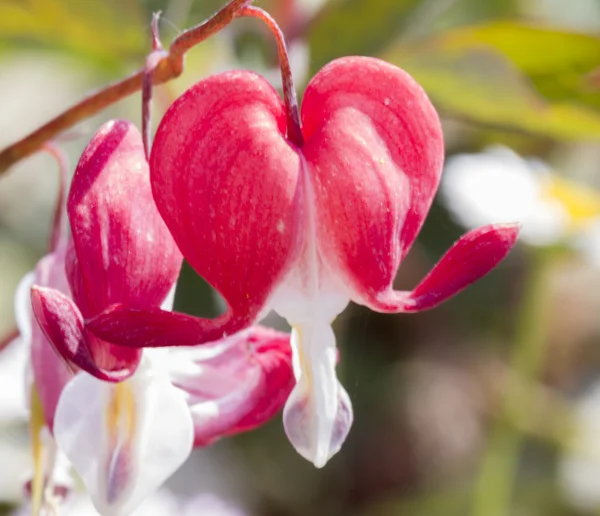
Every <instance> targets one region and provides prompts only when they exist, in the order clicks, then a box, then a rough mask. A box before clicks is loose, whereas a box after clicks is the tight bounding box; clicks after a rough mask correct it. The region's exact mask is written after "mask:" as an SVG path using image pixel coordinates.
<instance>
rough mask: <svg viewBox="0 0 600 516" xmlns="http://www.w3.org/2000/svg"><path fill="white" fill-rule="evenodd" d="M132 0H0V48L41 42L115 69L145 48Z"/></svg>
mask: <svg viewBox="0 0 600 516" xmlns="http://www.w3.org/2000/svg"><path fill="white" fill-rule="evenodd" d="M145 18H146V16H145V14H144V13H143V11H141V10H140V8H139V3H138V2H135V1H133V0H102V1H100V0H97V1H85V2H82V1H80V0H0V48H2V47H9V48H10V45H16V44H18V45H20V46H21V47H23V46H24V45H30V46H38V47H39V46H42V47H44V48H52V49H59V50H62V51H67V52H69V53H71V54H75V55H81V56H82V57H83V58H85V59H86V60H87V61H88V62H90V63H91V64H98V65H101V66H104V67H107V68H111V69H114V70H119V69H121V67H122V66H123V65H124V64H125V62H126V60H127V59H128V58H129V59H131V58H135V59H138V58H139V57H141V56H143V55H144V54H145V53H146V51H147V50H148V48H149V45H150V43H149V35H148V30H147V27H146V26H147V25H148V26H149V20H145Z"/></svg>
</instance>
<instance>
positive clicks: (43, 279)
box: [27, 242, 73, 431]
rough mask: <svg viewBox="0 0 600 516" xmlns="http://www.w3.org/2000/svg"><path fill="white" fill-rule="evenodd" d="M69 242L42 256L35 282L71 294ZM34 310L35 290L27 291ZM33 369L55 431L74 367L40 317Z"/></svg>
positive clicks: (35, 333)
mask: <svg viewBox="0 0 600 516" xmlns="http://www.w3.org/2000/svg"><path fill="white" fill-rule="evenodd" d="M65 251H66V244H65V243H64V242H61V243H59V246H58V249H57V251H56V252H54V253H51V254H48V255H46V256H45V257H44V258H42V259H41V260H40V261H39V263H38V265H37V267H36V270H35V283H36V284H37V285H40V286H45V287H51V288H52V289H56V290H57V291H59V292H62V293H63V294H68V292H69V284H68V282H67V277H66V273H65ZM27 295H28V301H29V306H30V310H31V292H28V293H27ZM31 370H32V373H33V380H34V381H35V384H36V386H37V393H38V395H39V398H40V402H41V404H42V407H43V413H44V417H45V421H46V425H47V426H48V428H49V429H50V431H52V427H53V421H54V411H55V410H56V404H57V403H58V398H59V397H60V393H61V391H62V389H63V388H64V386H65V385H66V384H67V382H68V381H69V380H70V379H71V377H72V375H73V374H72V371H71V369H70V368H69V366H68V365H67V364H66V362H65V360H64V359H63V358H62V357H61V356H60V355H59V354H58V353H57V351H56V350H55V349H54V347H53V346H52V344H51V343H50V342H49V341H48V339H47V338H46V335H45V334H44V332H43V330H42V328H41V327H40V325H39V324H38V323H37V321H36V322H35V323H34V324H33V326H32V336H31Z"/></svg>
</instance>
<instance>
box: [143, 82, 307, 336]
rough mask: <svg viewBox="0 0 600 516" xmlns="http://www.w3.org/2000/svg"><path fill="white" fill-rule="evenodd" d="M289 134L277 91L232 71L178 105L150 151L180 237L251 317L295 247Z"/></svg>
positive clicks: (294, 157)
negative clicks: (287, 136) (287, 135)
mask: <svg viewBox="0 0 600 516" xmlns="http://www.w3.org/2000/svg"><path fill="white" fill-rule="evenodd" d="M285 134H286V116H285V109H284V106H283V102H282V100H281V98H280V96H279V95H278V93H277V92H276V91H275V89H274V88H273V87H272V86H271V85H270V84H269V83H268V82H267V81H266V80H265V79H264V78H262V77H260V76H259V75H256V74H254V73H251V72H248V71H239V70H238V71H230V72H226V73H223V74H219V75H214V76H212V77H209V78H207V79H205V80H203V81H200V82H199V83H197V84H196V85H194V86H193V87H192V88H190V89H189V90H187V91H186V92H185V93H184V94H183V95H182V96H181V97H179V98H178V99H177V100H176V101H175V102H174V103H173V104H172V105H171V107H170V108H169V110H168V111H167V112H166V113H165V115H164V117H163V119H162V121H161V123H160V126H159V128H158V130H157V132H156V137H155V140H154V144H153V146H152V152H151V155H150V173H151V181H152V191H153V192H154V199H155V201H156V205H157V207H158V210H159V211H160V213H161V215H162V216H163V218H164V220H165V222H166V224H167V226H168V227H169V229H170V230H171V233H172V234H173V237H174V238H175V241H176V242H177V244H178V246H179V248H180V249H181V250H182V252H183V253H184V255H185V257H186V259H187V260H188V261H189V263H190V265H191V266H192V267H193V268H194V269H195V270H196V272H198V274H200V275H201V276H202V277H203V278H204V279H206V281H207V282H208V283H209V284H211V285H212V286H213V287H214V288H215V290H217V291H218V292H219V293H220V294H221V295H222V297H223V298H224V299H225V300H226V302H227V304H228V307H229V310H230V311H231V312H233V315H232V316H230V317H231V318H242V319H244V320H248V321H249V323H248V324H247V325H249V324H251V323H253V322H254V321H255V319H256V317H257V316H258V314H259V313H260V311H261V309H262V308H263V306H264V305H265V303H266V302H267V299H268V297H269V295H270V293H271V290H272V289H273V287H274V286H275V284H276V283H277V281H278V279H280V278H281V277H282V275H283V274H284V273H285V271H286V269H287V268H289V266H290V264H291V259H293V255H294V253H295V251H296V250H297V247H298V241H297V235H298V232H297V225H298V221H299V217H300V211H301V210H300V209H299V208H300V195H301V192H300V190H299V189H298V187H297V178H298V167H299V156H298V153H297V152H296V150H295V149H293V148H292V146H291V145H290V144H289V143H288V142H287V140H286V138H285ZM258 242H260V244H259V245H257V243H258ZM206 340H207V339H203V341H206Z"/></svg>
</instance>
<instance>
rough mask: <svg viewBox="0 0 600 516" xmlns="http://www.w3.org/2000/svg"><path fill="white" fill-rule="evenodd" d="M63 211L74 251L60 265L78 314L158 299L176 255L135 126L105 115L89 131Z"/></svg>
mask: <svg viewBox="0 0 600 516" xmlns="http://www.w3.org/2000/svg"><path fill="white" fill-rule="evenodd" d="M67 211H68V214H69V221H70V223H71V229H72V233H73V246H74V251H75V252H74V253H69V257H68V260H67V266H68V270H69V277H70V282H71V286H72V289H73V297H74V299H75V301H76V303H77V305H78V306H79V308H80V310H81V312H82V314H83V315H84V317H91V316H93V315H95V314H96V313H98V312H99V311H101V310H102V309H103V308H105V307H106V306H108V305H109V304H112V303H116V302H129V303H133V304H134V305H138V306H158V305H159V304H160V303H161V302H162V301H163V300H164V298H165V296H166V295H167V293H168V292H169V290H170V289H171V287H172V285H173V283H174V282H175V280H176V279H177V276H178V275H179V269H180V267H181V261H182V257H181V253H180V252H179V249H178V248H177V246H176V245H175V242H174V241H173V238H172V237H171V235H170V233H169V231H168V229H167V227H166V225H165V223H164V222H163V220H162V218H161V217H160V215H159V213H158V211H157V209H156V206H155V204H154V200H153V198H152V191H151V188H150V175H149V169H148V162H147V161H146V156H145V153H144V148H143V144H142V138H141V135H140V133H139V131H138V130H137V128H136V127H135V125H133V124H132V123H130V122H127V121H124V120H113V121H110V122H108V123H106V124H104V125H103V126H102V127H101V128H100V130H99V131H98V132H97V133H96V134H95V135H94V137H93V138H92V140H91V142H90V143H89V144H88V146H87V147H86V149H85V150H84V152H83V154H82V156H81V158H80V160H79V163H78V164H77V168H76V170H75V174H74V176H73V181H72V183H71V188H70V190H69V196H68V200H67ZM76 276H79V278H76Z"/></svg>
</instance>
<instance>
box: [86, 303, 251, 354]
mask: <svg viewBox="0 0 600 516" xmlns="http://www.w3.org/2000/svg"><path fill="white" fill-rule="evenodd" d="M230 315H231V312H229V313H227V314H225V315H224V316H221V317H218V318H216V319H200V318H199V317H193V316H191V315H186V314H182V313H178V312H168V311H166V310H161V309H160V308H149V309H143V310H140V309H136V308H133V307H131V306H128V305H124V304H115V305H111V306H109V307H108V308H107V309H106V310H104V311H103V312H102V313H100V314H98V315H97V316H95V317H93V318H91V319H89V320H87V321H86V328H87V329H88V330H89V331H90V332H91V333H93V334H94V335H96V336H97V337H99V338H101V339H104V340H107V341H109V342H113V343H115V344H118V345H120V346H128V347H132V348H141V347H145V348H153V347H163V346H194V345H196V344H202V343H204V342H210V341H213V340H218V339H221V338H223V337H224V336H226V335H232V334H234V333H236V332H238V331H240V330H241V329H243V328H245V327H247V326H249V325H250V324H251V323H252V321H251V320H249V319H244V318H240V319H234V318H232V317H231V316H230Z"/></svg>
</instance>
